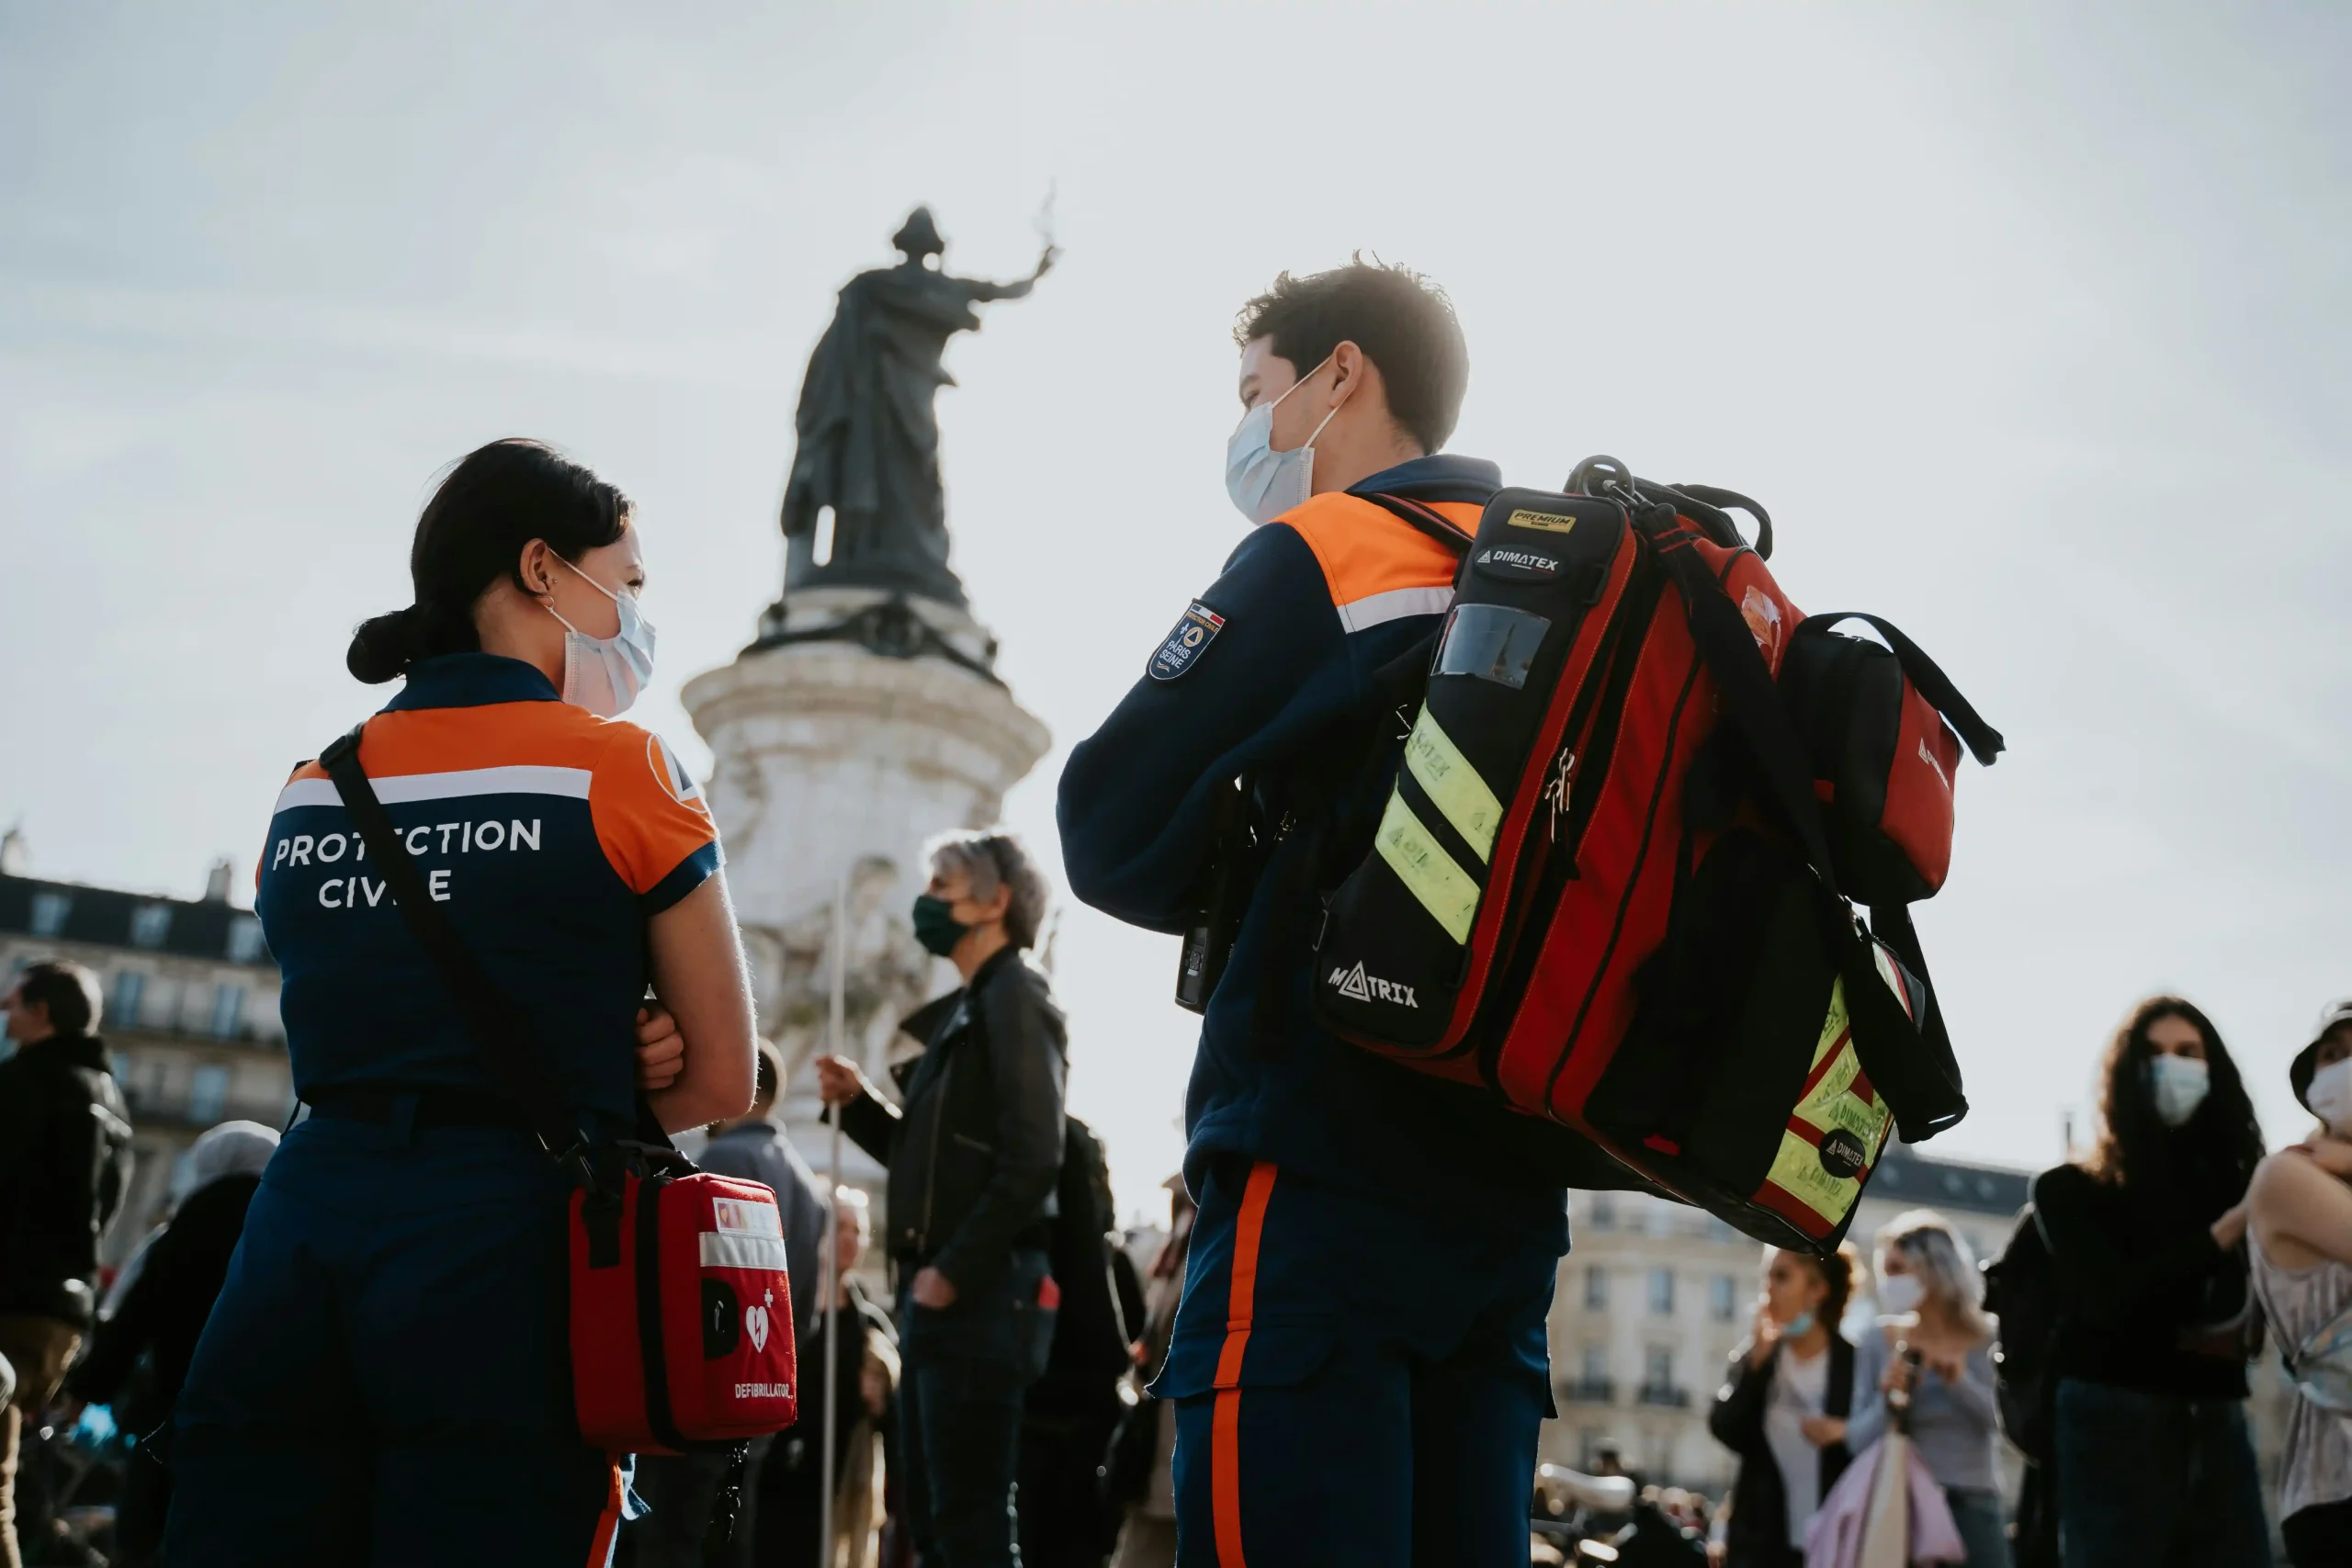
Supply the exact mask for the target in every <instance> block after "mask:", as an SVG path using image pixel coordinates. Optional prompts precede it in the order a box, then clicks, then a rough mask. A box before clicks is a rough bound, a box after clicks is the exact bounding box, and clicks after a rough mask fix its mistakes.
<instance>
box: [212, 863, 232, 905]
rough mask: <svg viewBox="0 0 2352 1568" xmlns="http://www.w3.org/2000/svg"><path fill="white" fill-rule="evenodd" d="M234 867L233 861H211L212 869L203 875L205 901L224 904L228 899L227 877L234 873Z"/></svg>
mask: <svg viewBox="0 0 2352 1568" xmlns="http://www.w3.org/2000/svg"><path fill="white" fill-rule="evenodd" d="M236 869H237V867H236V863H235V862H233V861H226V860H216V861H214V862H213V863H212V869H211V870H210V871H209V872H207V873H205V875H204V901H205V902H206V903H208V904H225V903H227V902H228V901H229V878H230V877H231V876H232V875H234V874H236Z"/></svg>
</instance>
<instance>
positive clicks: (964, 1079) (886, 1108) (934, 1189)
mask: <svg viewBox="0 0 2352 1568" xmlns="http://www.w3.org/2000/svg"><path fill="white" fill-rule="evenodd" d="M899 1027H900V1028H902V1029H904V1030H905V1031H906V1032H908V1033H910V1034H911V1035H913V1036H915V1038H917V1039H919V1040H923V1041H926V1042H927V1043H928V1048H927V1049H926V1050H925V1051H924V1052H923V1054H922V1055H920V1056H918V1057H916V1058H915V1059H914V1061H912V1062H911V1063H909V1064H907V1065H905V1066H901V1067H899V1069H898V1071H897V1076H898V1077H899V1093H900V1096H901V1098H902V1099H903V1100H904V1101H905V1109H904V1110H903V1111H902V1110H900V1109H899V1108H897V1107H894V1106H892V1105H889V1104H888V1103H887V1102H885V1101H884V1100H881V1099H879V1098H878V1097H876V1096H874V1095H870V1094H869V1095H867V1096H865V1098H863V1099H861V1100H853V1101H851V1102H850V1103H849V1104H848V1105H846V1106H844V1107H842V1131H843V1132H845V1133H847V1134H849V1135H850V1136H851V1137H853V1138H854V1139H856V1140H857V1144H858V1146H859V1147H860V1148H863V1149H864V1150H865V1152H866V1153H868V1154H870V1155H872V1156H874V1157H875V1158H876V1159H878V1160H880V1161H881V1162H882V1163H883V1164H884V1165H885V1166H888V1168H889V1171H890V1186H889V1195H888V1197H889V1214H888V1222H889V1224H888V1233H889V1234H888V1245H889V1251H890V1256H891V1258H893V1259H895V1260H896V1261H897V1262H898V1263H899V1267H900V1268H902V1269H906V1268H921V1267H922V1266H924V1265H926V1264H928V1265H929V1266H931V1267H933V1268H935V1269H938V1270H939V1271H940V1272H941V1273H943V1274H944V1275H946V1276H947V1278H948V1280H950V1281H951V1282H953V1283H954V1284H955V1286H956V1290H957V1291H958V1292H962V1293H964V1294H967V1295H968V1294H969V1293H971V1292H972V1291H973V1290H974V1289H976V1288H977V1287H978V1286H980V1285H983V1284H985V1283H987V1282H988V1281H989V1280H992V1279H994V1278H995V1277H996V1275H997V1274H998V1273H999V1272H1001V1270H1002V1269H1004V1267H1005V1265H1006V1262H1007V1255H1008V1254H1009V1253H1011V1251H1012V1248H1013V1247H1037V1248H1039V1249H1041V1250H1042V1249H1043V1248H1044V1247H1046V1243H1047V1235H1046V1224H1045V1222H1046V1219H1047V1218H1049V1217H1050V1216H1051V1215H1052V1214H1053V1213H1054V1183H1055V1179H1056V1178H1057V1177H1058V1176H1059V1175H1060V1173H1061V1165H1062V1085H1063V1080H1064V1077H1065V1075H1066V1071H1067V1068H1066V1066H1065V1060H1064V1057H1065V1052H1066V1050H1067V1042H1068V1036H1067V1034H1066V1032H1065V1031H1064V1029H1063V1025H1062V1013H1061V1010H1060V1009H1059V1008H1057V1007H1056V1006H1055V1005H1054V998H1053V993H1052V991H1051V990H1050V989H1049V988H1048V987H1047V986H1046V977H1045V976H1043V975H1041V974H1039V973H1038V972H1037V971H1036V970H1035V969H1033V968H1031V967H1030V966H1029V964H1027V963H1026V962H1024V961H1023V958H1022V956H1021V953H1019V951H1018V950H1016V949H1013V948H1007V949H1005V950H1004V951H1003V952H1001V953H998V954H996V955H995V956H994V957H992V958H990V959H989V961H988V962H987V963H985V964H981V965H980V967H979V971H978V973H977V974H975V975H974V976H972V983H971V984H970V985H969V986H967V987H965V988H964V989H962V990H960V991H951V992H949V993H948V994H947V995H946V996H944V997H942V998H939V999H938V1000H937V1001H935V1002H933V1003H931V1004H929V1005H928V1006H926V1007H924V1008H922V1010H919V1011H917V1012H916V1013H915V1014H914V1015H913V1016H912V1017H911V1018H909V1019H908V1020H907V1021H906V1022H904V1023H903V1024H901V1025H900V1026H899Z"/></svg>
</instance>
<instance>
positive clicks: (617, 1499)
mask: <svg viewBox="0 0 2352 1568" xmlns="http://www.w3.org/2000/svg"><path fill="white" fill-rule="evenodd" d="M612 1470H613V1473H612V1477H611V1479H610V1480H608V1481H607V1482H606V1483H605V1511H604V1512H603V1513H601V1514H599V1515H597V1516H596V1533H595V1534H594V1535H592V1536H590V1537H589V1538H588V1568H608V1565H609V1564H610V1563H611V1562H612V1561H613V1540H614V1538H615V1537H616V1536H617V1535H618V1534H619V1533H620V1528H621V1466H620V1461H618V1460H615V1461H613V1466H612Z"/></svg>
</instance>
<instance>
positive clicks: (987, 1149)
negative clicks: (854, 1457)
mask: <svg viewBox="0 0 2352 1568" xmlns="http://www.w3.org/2000/svg"><path fill="white" fill-rule="evenodd" d="M1045 908H1046V879H1045V876H1044V874H1042V873H1040V872H1039V871H1038V870H1037V868H1036V866H1035V863H1033V862H1032V861H1031V860H1030V858H1029V856H1028V854H1027V852H1025V851H1024V850H1023V848H1022V847H1021V844H1020V842H1019V840H1015V839H1014V838H1012V836H1011V835H1010V834H1006V833H1002V832H983V833H963V834H955V835H951V836H949V837H946V838H944V839H941V840H936V841H935V842H934V843H933V845H932V847H931V883H930V886H929V887H928V888H926V889H925V891H924V892H923V894H922V897H919V898H917V899H916V900H915V908H914V929H915V936H916V939H917V940H918V941H920V942H922V944H923V945H924V946H925V947H926V948H928V949H929V950H930V951H932V952H933V953H938V954H939V955H941V956H942V957H944V958H946V959H947V960H948V961H949V962H951V963H953V964H955V965H956V973H957V974H959V975H961V976H963V978H964V985H963V987H962V988H961V989H959V990H956V991H953V992H950V993H949V994H948V995H946V996H944V997H942V998H939V999H938V1000H937V1001H934V1002H933V1003H931V1004H930V1005H928V1006H926V1007H924V1008H923V1009H922V1010H920V1011H918V1012H916V1013H915V1014H914V1016H913V1017H911V1018H910V1019H908V1020H907V1021H905V1023H904V1024H902V1025H901V1027H902V1028H904V1029H905V1030H906V1031H907V1032H909V1033H910V1034H912V1035H914V1036H915V1037H916V1038H917V1039H919V1040H922V1041H923V1042H924V1043H925V1048H924V1051H923V1054H922V1055H921V1056H919V1057H917V1058H915V1060H914V1061H913V1062H912V1063H911V1064H909V1065H908V1066H905V1067H902V1068H900V1069H899V1073H898V1075H897V1076H898V1077H899V1093H900V1098H901V1101H902V1104H901V1105H900V1106H893V1105H891V1104H889V1103H888V1101H886V1100H884V1099H883V1098H882V1096H881V1095H880V1093H878V1092H877V1091H876V1089H875V1088H874V1086H873V1085H872V1084H871V1083H869V1082H867V1081H866V1078H865V1075H864V1074H863V1073H861V1072H859V1071H858V1069H857V1067H856V1066H854V1064H852V1063H849V1062H846V1061H843V1060H842V1059H841V1058H839V1057H836V1056H820V1057H819V1058H818V1060H817V1074H818V1092H819V1093H820V1095H821V1096H822V1097H823V1099H824V1100H825V1102H826V1103H827V1104H828V1105H832V1106H836V1107H839V1111H838V1112H837V1114H839V1115H840V1117H841V1119H842V1130H843V1131H844V1132H846V1133H848V1134H849V1135H850V1136H851V1137H853V1138H854V1139H855V1140H857V1143H858V1145H859V1146H860V1147H862V1148H864V1149H865V1151H866V1152H867V1153H868V1154H871V1155H872V1156H874V1157H875V1158H876V1159H878V1160H880V1161H881V1162H882V1163H883V1164H884V1165H885V1166H887V1167H888V1168H889V1172H890V1181H889V1191H888V1229H887V1232H886V1235H887V1237H888V1247H889V1251H890V1260H891V1263H892V1265H893V1266H894V1268H895V1269H897V1272H898V1276H899V1280H900V1281H901V1283H900V1286H899V1355H900V1359H901V1362H902V1367H903V1372H902V1381H901V1383H900V1395H899V1398H900V1407H899V1452H900V1460H899V1462H900V1463H901V1464H902V1466H903V1470H904V1473H905V1476H906V1480H907V1486H906V1502H907V1511H908V1514H909V1516H910V1523H911V1525H912V1527H913V1531H914V1537H915V1544H916V1549H917V1551H918V1552H919V1554H920V1556H921V1560H922V1562H924V1563H925V1564H926V1565H931V1564H938V1565H941V1568H997V1565H1001V1564H1010V1563H1012V1562H1014V1561H1015V1557H1014V1546H1013V1515H1012V1489H1013V1479H1014V1467H1015V1460H1016V1457H1017V1455H1018V1453H1019V1450H1020V1432H1021V1413H1022V1404H1023V1396H1024V1394H1025V1393H1026V1392H1027V1390H1028V1387H1029V1385H1030V1384H1031V1383H1033V1382H1035V1381H1036V1380H1037V1378H1038V1376H1039V1374H1040V1373H1042V1372H1043V1371H1044V1370H1045V1365H1046V1351H1047V1349H1048V1348H1049V1347H1050V1346H1051V1344H1052V1342H1053V1337H1054V1317H1055V1310H1056V1307H1057V1304H1058V1303H1059V1302H1060V1299H1061V1291H1060V1287H1059V1285H1058V1284H1057V1282H1056V1281H1055V1280H1054V1278H1053V1275H1052V1271H1051V1267H1050V1264H1049V1262H1048V1258H1047V1246H1048V1243H1049V1241H1050V1239H1051V1237H1050V1231H1049V1227H1048V1225H1047V1224H1046V1222H1047V1221H1048V1220H1049V1219H1050V1218H1051V1217H1052V1216H1053V1214H1054V1212H1055V1205H1054V1189H1055V1185H1056V1182H1057V1179H1058V1178H1059V1175H1060V1172H1061V1161H1062V1134H1063V1123H1062V1116H1063V1111H1062V1087H1063V1081H1064V1077H1065V1072H1066V1064H1065V1054H1066V1050H1067V1035H1066V1032H1065V1031H1064V1028H1063V1024H1062V1014H1061V1010H1060V1009H1059V1008H1057V1007H1056V1006H1055V1005H1054V1000H1053V994H1052V992H1051V990H1050V988H1049V987H1047V985H1046V977H1045V976H1043V975H1041V974H1039V973H1038V972H1037V970H1035V968H1033V967H1031V965H1030V964H1029V963H1028V962H1027V960H1026V959H1025V958H1024V957H1023V949H1025V948H1027V947H1028V946H1029V945H1030V944H1031V943H1032V942H1035V941H1036V937H1037V928H1038V924H1039V921H1040V920H1041V919H1042V918H1043V917H1044V914H1045Z"/></svg>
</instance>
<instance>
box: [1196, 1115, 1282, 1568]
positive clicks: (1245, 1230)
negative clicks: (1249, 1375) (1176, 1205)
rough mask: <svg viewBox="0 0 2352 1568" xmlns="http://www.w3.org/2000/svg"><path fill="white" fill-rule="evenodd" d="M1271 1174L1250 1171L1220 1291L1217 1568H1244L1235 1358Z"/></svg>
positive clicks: (1248, 1311)
mask: <svg viewBox="0 0 2352 1568" xmlns="http://www.w3.org/2000/svg"><path fill="white" fill-rule="evenodd" d="M1274 1169H1275V1168H1274V1167H1272V1166H1271V1165H1269V1164H1267V1163H1266V1162H1265V1161H1264V1160H1260V1161H1258V1162H1257V1163H1256V1164H1255V1165H1252V1166H1251V1167H1250V1181H1249V1185H1248V1186H1246V1187H1244V1188H1243V1189H1242V1191H1241V1214H1240V1218H1239V1219H1238V1220H1237V1221H1236V1222H1235V1224H1234V1227H1233V1280H1232V1283H1231V1284H1230V1285H1229V1286H1228V1287H1227V1291H1226V1320H1225V1348H1223V1349H1222V1350H1220V1351H1219V1352H1218V1353H1217V1359H1216V1390H1217V1393H1216V1410H1215V1412H1214V1415H1213V1416H1212V1419H1211V1422H1210V1428H1209V1515H1210V1518H1211V1519H1212V1521H1213V1522H1214V1524H1215V1526H1216V1561H1217V1568H1248V1564H1247V1562H1245V1561H1244V1559H1243V1556H1242V1551H1241V1387H1240V1383H1241V1358H1242V1356H1243V1354H1244V1353H1245V1352H1246V1351H1247V1350H1248V1348H1249V1346H1250V1317H1251V1315H1252V1314H1254V1313H1255V1312H1256V1310H1257V1305H1258V1248H1259V1245H1260V1243H1261V1242H1262V1241H1263V1240H1264V1239H1265V1234H1266V1201H1267V1200H1268V1199H1269V1198H1271V1197H1272V1196H1273V1191H1274Z"/></svg>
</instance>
